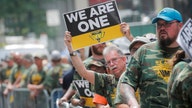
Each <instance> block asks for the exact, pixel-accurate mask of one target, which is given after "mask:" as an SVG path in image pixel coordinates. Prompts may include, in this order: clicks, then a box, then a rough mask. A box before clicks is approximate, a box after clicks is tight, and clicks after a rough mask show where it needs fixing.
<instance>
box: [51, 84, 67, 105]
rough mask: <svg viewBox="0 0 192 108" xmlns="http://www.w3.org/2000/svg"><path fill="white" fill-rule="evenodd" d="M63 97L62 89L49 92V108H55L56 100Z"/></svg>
mask: <svg viewBox="0 0 192 108" xmlns="http://www.w3.org/2000/svg"><path fill="white" fill-rule="evenodd" d="M63 95H64V91H63V89H62V88H56V89H53V91H52V92H51V96H50V99H51V108H57V105H56V100H57V99H58V98H61V97H62V96H63Z"/></svg>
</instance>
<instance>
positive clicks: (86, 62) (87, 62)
mask: <svg viewBox="0 0 192 108" xmlns="http://www.w3.org/2000/svg"><path fill="white" fill-rule="evenodd" d="M92 61H95V59H94V58H93V57H92V56H91V57H89V58H87V59H86V60H84V61H83V63H84V65H85V67H86V68H87V69H89V68H88V67H89V64H90V63H91V62H92ZM99 61H101V62H102V63H104V59H102V60H99ZM73 80H86V79H84V78H83V77H81V76H80V75H79V74H78V72H75V73H74V75H73ZM71 86H72V88H73V89H74V90H76V87H75V85H74V84H73V83H72V84H71ZM90 88H91V90H90V91H92V92H94V86H91V87H90ZM77 96H78V95H76V98H77ZM79 98H80V97H79ZM89 100H90V101H91V102H93V101H92V100H93V97H90V98H89ZM90 104H91V105H90V106H93V105H92V104H93V103H90Z"/></svg>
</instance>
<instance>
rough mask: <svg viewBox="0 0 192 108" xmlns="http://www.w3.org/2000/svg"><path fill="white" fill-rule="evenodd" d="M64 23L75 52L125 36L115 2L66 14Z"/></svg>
mask: <svg viewBox="0 0 192 108" xmlns="http://www.w3.org/2000/svg"><path fill="white" fill-rule="evenodd" d="M64 21H65V24H66V27H67V29H68V31H70V32H71V35H72V40H73V41H72V47H73V49H74V50H77V49H80V48H83V47H86V46H91V45H94V44H98V43H102V42H106V41H109V40H112V39H115V38H119V37H122V36H123V34H122V33H121V31H120V23H121V21H120V17H119V13H118V9H117V4H116V2H115V1H108V2H104V3H101V4H97V5H94V6H91V7H89V8H85V9H81V10H77V11H73V12H69V13H65V14H64Z"/></svg>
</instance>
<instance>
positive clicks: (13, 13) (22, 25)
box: [0, 0, 48, 36]
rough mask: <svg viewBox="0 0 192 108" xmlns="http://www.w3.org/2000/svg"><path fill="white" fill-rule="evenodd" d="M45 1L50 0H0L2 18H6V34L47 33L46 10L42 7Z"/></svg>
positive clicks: (0, 17)
mask: <svg viewBox="0 0 192 108" xmlns="http://www.w3.org/2000/svg"><path fill="white" fill-rule="evenodd" d="M43 2H48V0H0V7H1V9H0V15H1V16H0V19H3V20H4V25H5V28H6V31H5V34H4V35H23V36H26V35H27V34H28V33H30V32H34V33H35V34H37V35H39V34H40V33H42V32H46V33H47V30H48V27H47V25H46V15H45V11H46V10H45V9H43V8H41V3H43Z"/></svg>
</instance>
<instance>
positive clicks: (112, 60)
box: [106, 57, 122, 66]
mask: <svg viewBox="0 0 192 108" xmlns="http://www.w3.org/2000/svg"><path fill="white" fill-rule="evenodd" d="M120 58H122V57H116V58H112V59H111V60H109V61H107V62H106V66H109V64H110V63H117V62H118V60H119V59H120Z"/></svg>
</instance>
